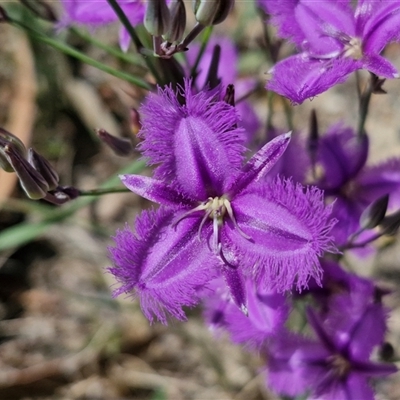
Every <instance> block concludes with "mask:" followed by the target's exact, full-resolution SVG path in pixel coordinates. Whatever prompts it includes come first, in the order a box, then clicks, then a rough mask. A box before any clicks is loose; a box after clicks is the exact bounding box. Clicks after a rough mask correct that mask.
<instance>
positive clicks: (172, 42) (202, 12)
mask: <svg viewBox="0 0 400 400" xmlns="http://www.w3.org/2000/svg"><path fill="white" fill-rule="evenodd" d="M233 4H234V0H215V1H206V0H195V1H194V3H193V11H194V15H195V18H196V21H197V24H196V26H195V27H194V28H193V29H192V31H191V32H190V33H189V34H188V35H187V36H186V38H185V39H184V40H182V39H183V35H184V32H185V28H186V10H185V4H184V2H183V0H173V1H171V3H170V6H169V7H168V6H167V3H166V0H149V2H148V4H147V9H146V14H145V18H144V26H145V27H146V29H147V31H148V32H149V33H150V34H151V35H152V36H153V37H154V53H155V54H156V55H158V56H160V57H163V58H169V57H171V56H172V55H173V54H174V53H176V52H180V51H185V50H186V46H187V45H188V44H189V43H190V42H191V41H192V40H193V39H194V38H195V37H196V36H197V35H198V34H199V33H200V32H201V31H202V30H203V29H204V28H205V27H206V26H210V25H217V24H219V23H221V22H223V21H224V20H225V19H226V17H227V16H228V14H229V11H230V10H231V9H232V7H233ZM161 38H162V39H161Z"/></svg>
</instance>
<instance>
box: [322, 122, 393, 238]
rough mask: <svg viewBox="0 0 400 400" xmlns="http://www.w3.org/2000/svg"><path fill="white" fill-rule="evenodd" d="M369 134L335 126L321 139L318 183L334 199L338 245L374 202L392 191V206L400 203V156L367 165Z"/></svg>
mask: <svg viewBox="0 0 400 400" xmlns="http://www.w3.org/2000/svg"><path fill="white" fill-rule="evenodd" d="M368 147H369V146H368V136H367V135H363V136H362V137H359V136H357V135H356V133H355V132H354V131H353V130H352V129H351V128H346V127H343V126H341V125H334V126H332V127H331V128H329V130H328V131H327V132H326V134H325V135H323V136H322V137H321V138H320V139H319V143H318V153H317V157H318V162H319V163H320V165H321V167H322V174H321V177H320V179H319V180H318V181H317V182H316V185H317V186H318V187H319V188H320V189H322V190H324V193H325V196H327V197H328V198H331V199H336V200H335V207H334V209H333V214H334V216H335V217H336V218H337V220H338V223H337V224H336V226H335V227H334V229H333V233H334V235H335V238H336V241H337V243H338V244H344V243H345V242H346V241H347V239H348V237H349V236H350V235H351V234H352V233H355V232H356V231H357V230H358V229H359V227H360V216H361V214H362V212H363V211H364V210H365V208H366V207H368V206H369V205H370V204H371V203H372V202H373V201H375V200H377V199H378V198H380V197H382V196H384V195H386V194H389V195H390V206H391V207H398V206H399V205H400V159H391V160H389V161H386V162H384V163H382V164H379V165H377V166H373V167H368V166H366V165H365V164H366V161H367V157H368Z"/></svg>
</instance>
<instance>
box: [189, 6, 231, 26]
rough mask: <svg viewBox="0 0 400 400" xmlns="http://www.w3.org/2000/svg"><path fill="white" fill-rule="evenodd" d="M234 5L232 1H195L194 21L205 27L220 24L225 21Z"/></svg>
mask: <svg viewBox="0 0 400 400" xmlns="http://www.w3.org/2000/svg"><path fill="white" fill-rule="evenodd" d="M234 4H235V1H234V0H214V1H210V0H195V2H194V14H195V17H196V21H197V22H199V23H200V24H201V25H205V26H208V25H217V24H220V23H221V22H223V21H224V20H225V19H226V17H227V16H228V14H229V12H230V11H231V9H232V7H233V5H234Z"/></svg>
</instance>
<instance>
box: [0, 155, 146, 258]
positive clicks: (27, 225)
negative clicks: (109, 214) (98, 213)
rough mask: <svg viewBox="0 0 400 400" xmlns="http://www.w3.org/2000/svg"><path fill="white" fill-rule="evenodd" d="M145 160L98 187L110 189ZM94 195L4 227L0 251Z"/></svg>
mask: <svg viewBox="0 0 400 400" xmlns="http://www.w3.org/2000/svg"><path fill="white" fill-rule="evenodd" d="M145 166H146V162H145V161H144V160H138V161H136V162H134V163H132V164H130V165H128V166H126V167H125V168H123V169H121V170H120V171H119V172H118V174H115V175H113V176H112V177H111V178H110V179H108V180H107V181H106V182H104V183H103V184H102V185H100V189H110V188H113V187H115V185H117V184H118V182H119V178H118V175H124V174H138V173H140V172H141V171H143V170H144V168H145ZM96 198H97V197H96V196H87V197H81V198H77V199H76V200H73V201H71V202H69V203H66V204H65V205H63V206H61V207H57V208H53V209H51V210H49V211H48V212H47V213H46V215H44V216H43V217H42V219H40V220H39V221H30V220H29V221H27V222H22V223H20V224H17V225H14V226H12V227H11V228H8V229H4V230H3V231H1V232H0V251H2V250H5V249H8V248H11V247H14V246H19V245H22V244H24V243H27V242H29V241H31V240H33V239H34V238H36V237H37V236H39V235H41V234H43V233H44V232H46V230H47V229H48V228H49V227H50V226H51V225H53V224H54V223H57V222H61V221H63V220H65V219H66V218H68V217H70V216H72V215H73V214H74V213H75V212H76V211H78V210H79V209H81V208H83V207H85V206H87V205H89V204H90V203H92V202H93V201H95V200H96Z"/></svg>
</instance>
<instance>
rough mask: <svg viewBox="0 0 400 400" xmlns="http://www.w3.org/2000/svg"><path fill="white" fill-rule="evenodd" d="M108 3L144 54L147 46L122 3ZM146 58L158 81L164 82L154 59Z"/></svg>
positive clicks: (113, 0) (137, 47) (139, 50)
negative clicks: (121, 5)
mask: <svg viewBox="0 0 400 400" xmlns="http://www.w3.org/2000/svg"><path fill="white" fill-rule="evenodd" d="M107 3H108V4H109V5H110V6H111V7H112V9H113V10H114V12H115V14H117V16H118V19H119V20H120V21H121V23H122V25H123V26H124V27H125V29H126V30H127V31H128V33H129V36H130V37H131V39H132V41H133V43H135V46H136V49H137V51H138V53H139V54H142V51H143V50H146V49H145V47H144V46H143V44H142V42H141V40H140V38H139V36H138V35H137V34H136V31H135V29H134V28H133V26H132V24H131V23H130V21H129V19H128V17H127V16H126V15H125V13H124V11H123V10H122V8H121V7H120V5H119V4H118V3H117V1H116V0H107ZM144 60H145V62H146V64H147V67H148V68H149V70H150V71H151V73H152V74H153V76H154V79H155V80H156V81H157V82H158V83H162V79H161V76H160V74H159V73H158V71H157V69H156V68H155V66H154V65H153V62H152V60H150V58H149V57H146V56H144Z"/></svg>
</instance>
